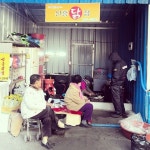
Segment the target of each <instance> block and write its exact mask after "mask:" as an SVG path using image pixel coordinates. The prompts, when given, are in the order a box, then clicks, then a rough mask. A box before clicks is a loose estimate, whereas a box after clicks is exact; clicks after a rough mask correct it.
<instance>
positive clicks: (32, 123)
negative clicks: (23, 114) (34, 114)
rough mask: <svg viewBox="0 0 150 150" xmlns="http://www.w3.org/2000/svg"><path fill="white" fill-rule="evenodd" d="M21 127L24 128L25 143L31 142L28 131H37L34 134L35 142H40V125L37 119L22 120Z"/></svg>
mask: <svg viewBox="0 0 150 150" xmlns="http://www.w3.org/2000/svg"><path fill="white" fill-rule="evenodd" d="M23 126H24V127H26V135H24V141H25V142H27V141H31V140H32V136H31V134H30V129H38V133H37V134H36V140H40V138H41V126H42V123H41V121H40V120H39V119H29V118H28V119H24V120H23Z"/></svg>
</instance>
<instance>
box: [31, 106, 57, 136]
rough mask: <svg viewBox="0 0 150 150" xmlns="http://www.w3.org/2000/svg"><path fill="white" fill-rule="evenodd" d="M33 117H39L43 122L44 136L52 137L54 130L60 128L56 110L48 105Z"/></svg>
mask: <svg viewBox="0 0 150 150" xmlns="http://www.w3.org/2000/svg"><path fill="white" fill-rule="evenodd" d="M32 119H39V120H41V122H42V136H48V137H50V136H51V134H52V130H56V129H58V125H57V119H56V117H55V114H54V111H53V110H52V109H51V108H50V106H47V107H46V109H44V110H43V111H42V112H40V113H39V114H37V115H36V116H33V117H32Z"/></svg>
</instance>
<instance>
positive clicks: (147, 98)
mask: <svg viewBox="0 0 150 150" xmlns="http://www.w3.org/2000/svg"><path fill="white" fill-rule="evenodd" d="M136 62H137V64H138V65H139V67H140V79H141V85H142V88H143V90H144V91H145V92H146V95H145V120H146V122H148V123H150V120H149V117H150V114H149V105H150V91H149V90H147V89H146V86H145V85H144V81H143V72H142V66H141V63H140V62H139V61H136Z"/></svg>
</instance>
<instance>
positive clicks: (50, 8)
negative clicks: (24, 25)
mask: <svg viewBox="0 0 150 150" xmlns="http://www.w3.org/2000/svg"><path fill="white" fill-rule="evenodd" d="M99 21H100V4H99V3H79V4H78V3H77V4H46V5H45V22H99Z"/></svg>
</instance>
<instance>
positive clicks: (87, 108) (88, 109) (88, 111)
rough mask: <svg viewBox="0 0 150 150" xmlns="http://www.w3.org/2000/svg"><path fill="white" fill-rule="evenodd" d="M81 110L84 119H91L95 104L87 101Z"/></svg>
mask: <svg viewBox="0 0 150 150" xmlns="http://www.w3.org/2000/svg"><path fill="white" fill-rule="evenodd" d="M79 111H81V112H82V113H83V114H82V120H86V121H91V120H92V113H93V105H92V104H91V103H86V104H85V105H84V106H83V107H82V108H81V109H80V110H79Z"/></svg>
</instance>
